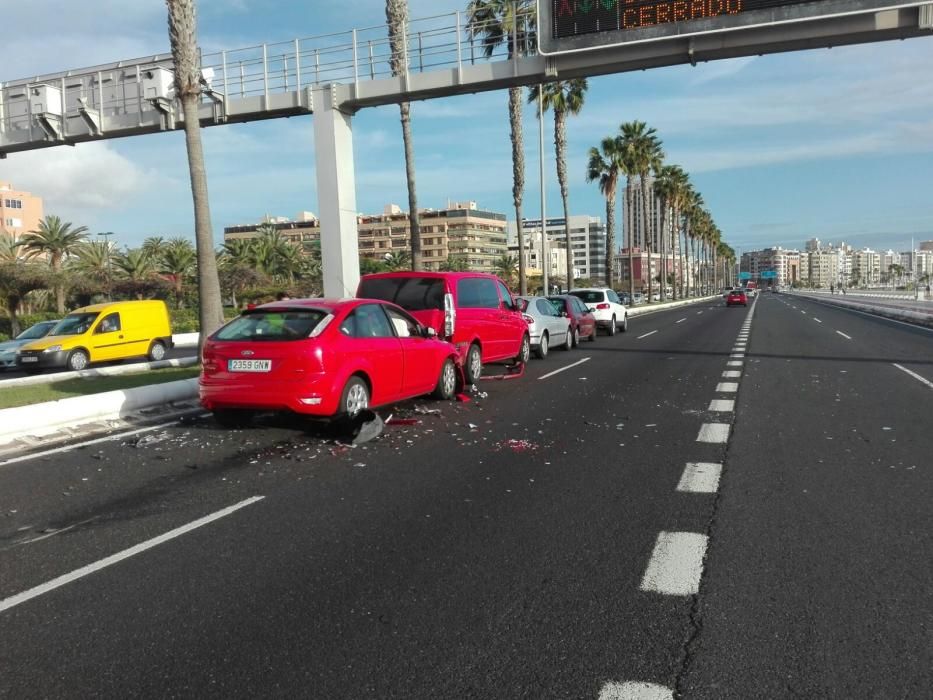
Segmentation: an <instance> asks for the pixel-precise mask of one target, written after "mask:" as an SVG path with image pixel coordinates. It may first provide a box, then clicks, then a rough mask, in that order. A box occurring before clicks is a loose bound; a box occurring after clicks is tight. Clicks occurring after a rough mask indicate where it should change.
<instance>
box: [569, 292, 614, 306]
mask: <svg viewBox="0 0 933 700" xmlns="http://www.w3.org/2000/svg"><path fill="white" fill-rule="evenodd" d="M570 293H571V294H573V295H574V296H575V297H577V299H580V300H582V301H583V302H584V303H586V304H598V303H599V302H601V301H605V300H606V295H605V294H603V292H570Z"/></svg>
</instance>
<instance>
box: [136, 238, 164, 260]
mask: <svg viewBox="0 0 933 700" xmlns="http://www.w3.org/2000/svg"><path fill="white" fill-rule="evenodd" d="M165 245H166V243H165V239H164V238H162V236H149V238H147V239H146V240H144V241H143V248H142V249H143V252H144V253H146V255H148V256H150V257H152V258H154V259H156V260H158V258H159V256H160V255H162V252H163V251H164V250H165Z"/></svg>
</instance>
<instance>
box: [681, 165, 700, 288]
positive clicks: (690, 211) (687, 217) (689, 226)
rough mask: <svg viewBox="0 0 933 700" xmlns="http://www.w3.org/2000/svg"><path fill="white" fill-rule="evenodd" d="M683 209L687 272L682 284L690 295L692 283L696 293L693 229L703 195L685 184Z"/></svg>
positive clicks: (697, 219)
mask: <svg viewBox="0 0 933 700" xmlns="http://www.w3.org/2000/svg"><path fill="white" fill-rule="evenodd" d="M683 206H684V209H683V216H682V218H683V230H684V255H685V257H686V259H687V270H686V274H685V275H684V283H685V285H686V288H687V294H688V295H689V293H690V289H691V287H690V283H691V280H692V281H693V283H694V285H693V289H694V291H696V264H697V259H696V238H695V236H694V227H695V225H696V222H698V221H699V220H700V218H701V216H702V213H703V195H701V194H700V193H699V192H697V191H696V190H694V189H693V186H692V185H690V184H689V183H687V189H686V192H685V194H684V205H683Z"/></svg>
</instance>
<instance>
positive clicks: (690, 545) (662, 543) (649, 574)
mask: <svg viewBox="0 0 933 700" xmlns="http://www.w3.org/2000/svg"><path fill="white" fill-rule="evenodd" d="M708 541H709V538H708V537H707V536H706V535H701V534H699V533H697V532H660V533H659V534H658V539H657V541H656V542H655V544H654V550H653V551H652V553H651V559H650V560H649V561H648V568H647V570H646V571H645V575H644V577H643V578H642V580H641V590H643V591H650V592H653V593H662V594H664V595H677V596H688V595H696V593H697V592H699V590H700V578H702V576H703V557H704V556H706V546H707V544H708Z"/></svg>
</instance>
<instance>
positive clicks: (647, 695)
mask: <svg viewBox="0 0 933 700" xmlns="http://www.w3.org/2000/svg"><path fill="white" fill-rule="evenodd" d="M597 700H674V691H673V690H671V689H670V688H666V687H665V686H663V685H657V684H656V683H636V682H634V681H627V682H625V683H615V682H613V681H606V682H605V683H603V687H602V688H600V690H599V697H598V698H597Z"/></svg>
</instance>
